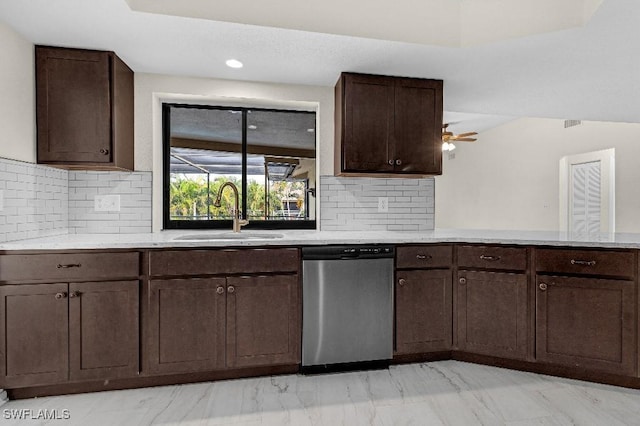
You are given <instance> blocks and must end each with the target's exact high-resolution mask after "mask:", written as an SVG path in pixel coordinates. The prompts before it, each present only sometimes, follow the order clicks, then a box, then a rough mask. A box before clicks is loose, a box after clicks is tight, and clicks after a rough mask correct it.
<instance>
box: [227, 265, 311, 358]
mask: <svg viewBox="0 0 640 426" xmlns="http://www.w3.org/2000/svg"><path fill="white" fill-rule="evenodd" d="M299 287H300V286H299V283H298V275H273V276H256V277H234V278H227V366H228V367H246V366H255V365H277V364H296V363H300V359H299V358H300V344H301V335H300V301H299V298H300V293H299Z"/></svg>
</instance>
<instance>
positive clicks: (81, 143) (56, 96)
mask: <svg viewBox="0 0 640 426" xmlns="http://www.w3.org/2000/svg"><path fill="white" fill-rule="evenodd" d="M36 84H37V90H36V94H37V95H36V97H37V125H38V161H39V162H64V163H73V162H97V163H109V162H110V161H111V88H110V60H109V53H108V52H96V51H84V50H75V49H59V48H46V47H37V48H36ZM101 150H102V151H101ZM104 150H106V151H104Z"/></svg>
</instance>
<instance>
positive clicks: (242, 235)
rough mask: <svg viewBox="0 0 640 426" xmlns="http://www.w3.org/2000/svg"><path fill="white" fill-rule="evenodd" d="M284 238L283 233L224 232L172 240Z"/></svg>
mask: <svg viewBox="0 0 640 426" xmlns="http://www.w3.org/2000/svg"><path fill="white" fill-rule="evenodd" d="M279 238H284V234H274V233H268V234H267V233H254V232H237V233H236V232H226V233H224V234H187V235H180V236H179V237H176V238H174V239H173V240H174V241H220V240H274V239H279Z"/></svg>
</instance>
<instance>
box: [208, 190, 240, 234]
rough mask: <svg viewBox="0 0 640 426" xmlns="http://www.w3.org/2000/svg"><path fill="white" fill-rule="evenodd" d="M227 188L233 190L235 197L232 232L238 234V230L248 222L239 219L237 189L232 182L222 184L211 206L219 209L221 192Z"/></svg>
mask: <svg viewBox="0 0 640 426" xmlns="http://www.w3.org/2000/svg"><path fill="white" fill-rule="evenodd" d="M227 186H229V187H231V189H233V195H234V196H235V210H234V211H233V232H240V228H242V227H243V226H245V225H247V224H248V223H249V221H248V220H244V219H240V206H239V204H240V197H238V187H237V186H235V184H234V183H233V182H229V181H227V182H225V183H223V184H222V186H221V187H220V189H219V190H218V195H217V196H216V200H215V201H214V202H213V205H214V206H216V207H220V206H221V205H222V192H223V191H224V189H225V188H226V187H227Z"/></svg>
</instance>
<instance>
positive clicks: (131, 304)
mask: <svg viewBox="0 0 640 426" xmlns="http://www.w3.org/2000/svg"><path fill="white" fill-rule="evenodd" d="M138 292H139V290H138V281H117V282H91V283H72V284H69V377H70V379H71V380H94V379H117V378H122V377H135V376H136V375H137V374H138V347H139V338H138Z"/></svg>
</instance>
